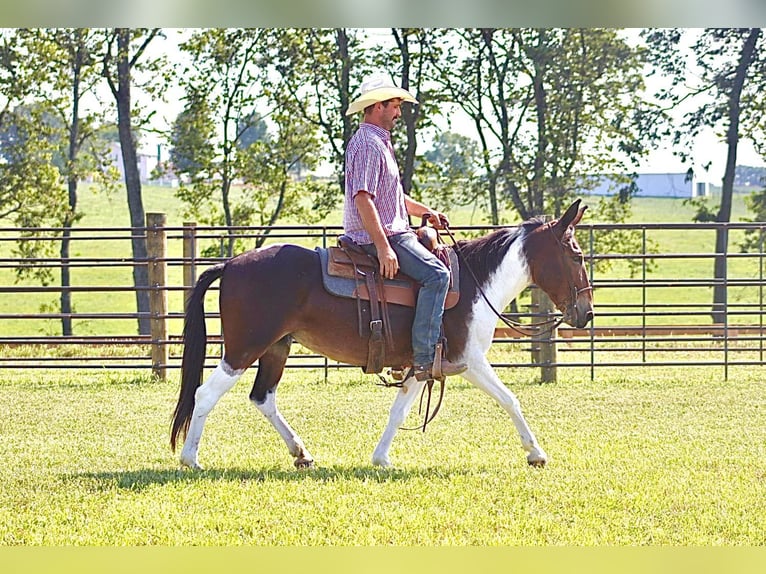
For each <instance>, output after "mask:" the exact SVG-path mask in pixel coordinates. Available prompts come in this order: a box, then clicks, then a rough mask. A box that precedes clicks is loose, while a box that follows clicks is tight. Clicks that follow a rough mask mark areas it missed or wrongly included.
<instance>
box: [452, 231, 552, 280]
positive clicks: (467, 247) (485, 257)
mask: <svg viewBox="0 0 766 574" xmlns="http://www.w3.org/2000/svg"><path fill="white" fill-rule="evenodd" d="M543 223H545V221H544V220H543V218H541V217H535V218H533V219H530V220H528V221H525V222H524V223H522V224H521V225H518V226H516V227H503V228H500V229H496V230H494V231H492V232H490V233H488V234H487V235H484V236H482V237H479V238H477V239H467V240H461V241H458V242H457V245H458V251H459V252H460V254H461V255H462V260H463V261H464V262H465V263H466V264H467V265H468V266H470V268H471V269H472V270H473V274H474V275H475V276H476V280H477V281H478V282H479V285H485V284H486V283H487V281H488V280H489V277H490V275H492V274H493V273H494V272H495V270H496V269H497V268H498V267H499V266H500V263H502V261H503V259H504V258H505V256H506V254H507V253H508V249H510V247H511V245H512V244H513V242H514V241H517V240H521V238H523V237H524V236H525V235H527V234H528V233H531V232H532V231H533V230H535V229H537V228H538V227H540V226H541V225H543Z"/></svg>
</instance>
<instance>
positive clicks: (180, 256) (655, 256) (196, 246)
mask: <svg viewBox="0 0 766 574" xmlns="http://www.w3.org/2000/svg"><path fill="white" fill-rule="evenodd" d="M722 227H723V228H725V231H726V233H727V235H728V238H729V246H728V249H727V252H725V253H723V254H717V253H715V252H714V245H715V233H716V231H717V230H718V229H720V228H722ZM490 229H491V228H490V227H478V226H470V227H455V228H454V229H453V232H454V233H455V235H456V236H457V237H458V238H460V237H468V236H477V235H479V234H483V233H486V232H488V231H489V230H490ZM340 231H341V230H340V228H339V227H334V226H279V227H233V228H225V229H224V228H218V227H204V226H198V225H196V224H195V223H186V224H184V225H183V226H181V227H171V226H166V225H165V216H164V215H163V214H148V215H147V225H146V227H145V228H106V229H99V228H76V229H72V230H71V234H70V238H69V241H70V243H71V246H70V252H71V253H74V254H75V255H73V256H70V257H68V258H66V259H62V258H60V257H56V256H55V255H52V254H51V250H50V249H49V250H48V251H46V252H45V253H44V254H40V253H37V252H34V253H35V255H34V256H29V257H24V256H20V255H19V253H32V252H33V251H30V250H28V249H24V250H19V245H21V244H23V243H24V242H26V243H27V244H31V243H30V242H32V243H35V242H36V243H38V244H39V245H41V246H42V245H44V244H45V245H48V246H51V245H52V246H53V247H54V249H53V252H55V251H56V249H55V247H56V242H59V241H61V233H62V230H61V229H59V228H46V229H35V230H30V229H23V228H0V319H2V323H0V325H2V326H0V349H2V353H0V368H14V369H30V368H45V369H51V368H61V369H66V368H93V369H136V368H151V369H152V370H153V372H154V373H155V374H156V375H158V376H160V377H164V376H166V375H167V372H168V370H172V369H177V368H178V367H180V355H181V349H182V347H181V330H182V325H183V305H184V298H185V294H186V293H187V292H188V290H189V289H190V287H191V285H192V284H193V282H194V278H195V277H196V276H197V275H198V271H199V270H201V269H204V268H205V267H207V266H208V265H211V264H213V263H216V262H219V261H221V260H223V259H225V254H226V252H227V245H228V242H229V241H230V240H232V239H234V240H236V241H237V242H238V246H239V248H245V247H252V246H253V245H254V244H255V243H256V242H257V241H265V242H266V243H267V244H269V243H273V242H292V243H300V244H303V245H305V246H307V247H315V246H327V245H331V244H334V242H335V238H336V236H337V235H338V233H339V232H340ZM618 233H623V234H625V233H628V234H632V237H633V239H634V240H633V242H632V245H637V246H639V248H637V249H634V250H635V251H636V252H635V253H618V252H615V251H614V250H610V249H609V248H605V247H603V246H604V245H609V243H608V242H607V241H605V239H608V237H609V236H610V235H614V234H618ZM745 233H750V234H756V236H757V237H758V238H759V247H758V249H757V251H756V252H750V253H742V252H740V251H739V248H738V244H739V242H741V239H742V238H743V237H744V235H745ZM765 236H766V224H764V223H758V224H755V223H753V224H747V223H730V224H640V225H628V224H616V225H580V226H579V227H578V241H579V243H580V245H581V247H582V248H583V251H584V252H585V255H586V261H587V265H588V269H589V272H590V276H591V282H592V284H593V287H594V299H595V309H596V317H595V319H594V321H593V324H592V325H591V327H590V328H587V329H573V328H568V327H560V328H559V329H558V330H557V331H556V332H555V333H554V334H553V336H552V337H551V338H550V340H547V341H538V340H534V339H529V338H525V337H522V336H521V335H520V334H519V333H517V332H514V331H513V330H511V329H508V328H506V327H503V326H501V325H498V328H497V329H496V331H495V339H494V344H493V351H492V354H491V357H490V358H491V362H492V363H493V364H494V365H495V366H498V367H520V366H524V367H530V366H532V367H538V368H542V369H551V368H554V369H555V368H585V369H589V370H590V373H591V377H595V376H596V371H597V369H599V368H601V367H641V368H649V367H651V368H654V367H656V368H662V367H666V366H668V365H688V366H690V367H703V368H707V367H720V368H721V369H722V371H723V376H724V377H727V376H728V371H729V368H730V367H735V366H737V367H740V366H741V367H749V366H763V365H764V364H766V362H765V357H764V351H765V350H766V336H765V329H764V299H765V298H766V279H765V278H764V277H765V275H766V253H764V237H765ZM135 237H144V238H145V239H146V245H147V251H148V256H147V257H146V258H145V259H133V258H132V257H130V255H129V254H130V245H131V240H132V239H133V238H135ZM716 258H724V260H725V262H726V265H725V270H726V274H725V276H724V277H718V278H716V277H714V276H713V263H714V261H715V260H716ZM136 266H143V267H146V268H147V270H148V272H149V285H147V286H144V287H134V286H133V284H132V283H133V282H132V279H133V276H132V271H133V269H134V267H136ZM63 268H67V270H68V272H69V275H70V277H71V283H72V284H71V285H67V286H65V287H62V286H61V285H60V281H59V280H58V276H57V274H58V273H59V272H60V271H61V270H62V269H63ZM40 271H46V272H47V273H48V274H49V275H48V277H47V279H46V280H45V282H44V283H42V284H41V282H40V280H39V279H37V278H35V277H34V273H39V272H40ZM715 286H719V287H723V288H724V289H725V293H726V297H725V301H724V302H723V303H720V304H718V305H717V306H716V308H715V311H716V312H718V315H717V316H719V317H720V316H722V317H723V321H719V322H717V323H714V322H713V320H712V311H713V307H714V306H713V304H712V300H713V297H712V292H713V288H714V287H715ZM210 291H211V294H210V296H209V297H210V298H209V299H208V302H207V303H206V309H207V311H208V326H209V327H208V332H209V333H210V336H209V344H210V346H209V349H208V356H207V358H206V366H207V367H213V366H214V365H215V363H216V362H217V359H218V356H219V353H220V345H221V343H222V341H221V337H220V328H219V323H218V319H219V317H218V314H217V304H216V303H217V302H216V291H217V288H216V287H215V286H214V287H212V288H211V289H210ZM137 292H144V293H148V296H149V300H150V303H151V305H150V308H149V311H144V312H137V311H136V310H135V309H136V308H137V306H136V302H135V297H136V293H137ZM63 294H67V297H69V298H71V300H72V302H73V307H72V311H71V312H69V313H61V312H59V309H60V308H61V307H60V306H59V305H58V300H59V299H60V298H61V297H62V296H63ZM514 310H515V311H516V312H517V318H518V319H521V320H525V321H527V322H532V321H536V320H539V318H540V316H541V314H540V313H536V309H535V308H534V306H533V305H532V304H531V298H530V297H529V296H528V294H525V295H524V296H522V297H521V298H520V299H519V301H517V302H516V307H515V309H514ZM141 318H143V319H148V320H149V325H150V326H151V331H150V332H149V333H146V334H141V335H139V334H137V332H138V320H139V319H141ZM64 319H69V320H71V324H72V331H73V332H72V334H68V335H66V336H65V335H62V334H61V324H60V323H61V321H62V320H64ZM542 345H547V346H548V348H547V350H546V352H541V346H542ZM541 358H544V359H541ZM287 366H288V368H323V369H325V372H327V370H328V369H329V368H331V367H332V368H344V367H347V366H346V365H339V364H336V363H331V362H330V361H328V360H327V359H325V358H324V357H321V356H319V355H316V354H313V353H311V352H309V351H306V350H305V349H301V348H294V353H293V354H292V355H291V356H290V359H289V360H288V365H287Z"/></svg>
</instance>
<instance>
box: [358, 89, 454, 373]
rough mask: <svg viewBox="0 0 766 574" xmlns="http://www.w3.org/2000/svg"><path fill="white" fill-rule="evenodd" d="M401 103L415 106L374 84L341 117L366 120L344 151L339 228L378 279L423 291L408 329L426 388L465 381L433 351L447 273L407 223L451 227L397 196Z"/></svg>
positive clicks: (400, 93)
mask: <svg viewBox="0 0 766 574" xmlns="http://www.w3.org/2000/svg"><path fill="white" fill-rule="evenodd" d="M404 102H411V103H413V104H417V103H418V101H417V100H416V99H415V97H414V96H413V95H412V94H411V93H410V92H408V91H407V90H404V89H402V88H399V87H396V86H394V85H392V84H391V83H390V82H389V81H387V80H386V79H385V78H382V77H377V78H372V79H370V80H368V81H366V82H365V83H363V84H362V93H361V95H360V96H359V97H358V98H357V99H356V100H354V101H353V102H352V103H351V104H350V105H349V107H348V110H346V115H351V114H354V113H358V112H361V111H363V112H364V118H363V120H362V123H361V124H360V125H359V128H358V129H357V131H356V132H355V133H354V135H353V136H352V137H351V139H350V140H349V142H348V146H347V149H346V190H345V202H344V209H343V228H344V232H345V234H346V236H347V237H349V238H350V239H352V240H353V241H354V242H356V243H357V244H359V245H360V246H361V248H362V249H364V250H365V251H366V252H367V253H369V254H371V255H376V256H377V258H378V260H379V262H380V274H381V275H382V276H383V277H386V278H388V279H392V278H393V277H394V276H395V275H396V274H397V272H399V271H400V270H401V272H402V273H404V274H406V275H408V276H410V277H412V278H413V279H414V280H415V281H417V282H418V283H420V285H421V288H420V290H419V292H418V297H417V302H416V307H415V318H414V321H413V323H412V351H413V365H412V368H413V374H414V376H415V378H416V379H417V380H419V381H425V380H428V379H432V378H440V377H441V376H448V375H456V374H458V373H462V372H463V371H465V370H466V365H465V364H464V363H453V362H450V361H448V360H447V359H446V358H442V357H436V352H437V351H436V350H437V348H438V349H441V348H442V346H441V345H438V343H439V342H440V340H441V337H442V335H441V325H442V315H443V313H444V301H445V297H446V294H447V290H448V288H449V271H448V270H447V268H446V267H445V265H444V264H443V263H442V262H441V261H440V260H439V259H438V258H437V257H436V256H435V255H434V254H433V253H431V252H430V251H428V249H426V248H425V247H424V246H423V245H421V243H420V242H419V241H418V238H417V236H416V234H415V233H414V232H413V231H412V229H411V227H410V222H409V218H408V215H411V216H413V217H417V218H418V219H420V218H425V219H428V220H430V222H431V224H432V225H433V226H434V227H436V228H442V227H444V226H445V225H449V220H448V219H447V216H446V215H444V214H443V213H440V212H438V211H435V210H432V209H429V208H428V207H427V206H425V205H423V204H422V203H420V202H418V201H415V200H414V199H412V198H411V197H409V196H407V195H405V193H404V189H403V188H402V183H401V180H400V178H399V166H398V164H397V161H396V156H395V154H394V148H393V146H392V145H391V129H392V128H393V127H394V124H395V123H396V120H397V119H398V118H399V117H400V116H401V115H402V112H401V106H402V104H403V103H404ZM435 359H436V365H437V367H436V369H434V362H435ZM439 364H440V368H439Z"/></svg>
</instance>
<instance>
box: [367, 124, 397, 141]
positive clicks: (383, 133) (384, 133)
mask: <svg viewBox="0 0 766 574" xmlns="http://www.w3.org/2000/svg"><path fill="white" fill-rule="evenodd" d="M359 127H360V128H364V129H367V130H370V131H371V132H372V133H373V134H375V135H377V136H378V137H379V138H381V139H382V140H384V141H391V132H390V131H388V130H384V129H383V128H381V127H379V126H376V125H375V124H368V123H367V122H362V123H361V124H359Z"/></svg>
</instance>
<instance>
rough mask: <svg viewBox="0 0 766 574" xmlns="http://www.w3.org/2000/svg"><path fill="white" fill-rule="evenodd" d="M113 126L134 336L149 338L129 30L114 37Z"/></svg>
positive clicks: (147, 280)
mask: <svg viewBox="0 0 766 574" xmlns="http://www.w3.org/2000/svg"><path fill="white" fill-rule="evenodd" d="M117 46H118V52H119V55H118V61H117V79H118V89H117V94H116V98H117V125H118V130H119V135H120V147H121V149H122V163H123V166H124V169H125V189H126V190H127V194H128V209H129V211H130V225H131V227H132V228H133V233H132V239H131V245H132V248H133V258H134V259H135V260H136V261H139V262H140V263H138V264H136V265H134V266H133V285H134V286H135V287H136V308H137V311H138V313H139V317H138V332H139V334H140V335H149V334H150V332H151V323H150V320H149V292H148V290H147V289H146V288H147V287H148V286H149V272H148V269H147V266H146V259H147V256H146V233H145V215H144V204H143V200H142V197H141V175H140V173H139V171H138V156H137V153H136V143H135V141H134V139H133V129H132V125H131V101H130V63H129V58H128V57H129V51H130V30H128V29H126V28H120V29H119V30H118V36H117Z"/></svg>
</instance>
